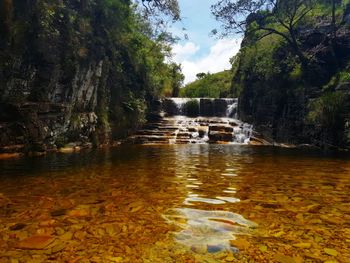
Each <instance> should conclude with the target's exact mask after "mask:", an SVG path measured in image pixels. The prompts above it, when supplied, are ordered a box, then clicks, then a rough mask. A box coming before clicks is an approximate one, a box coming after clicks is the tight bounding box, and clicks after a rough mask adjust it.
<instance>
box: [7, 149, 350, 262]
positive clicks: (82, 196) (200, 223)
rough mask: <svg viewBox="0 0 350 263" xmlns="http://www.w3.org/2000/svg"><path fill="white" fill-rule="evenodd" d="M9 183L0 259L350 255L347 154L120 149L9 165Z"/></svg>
mask: <svg viewBox="0 0 350 263" xmlns="http://www.w3.org/2000/svg"><path fill="white" fill-rule="evenodd" d="M0 180H1V184H0V262H350V260H349V259H350V195H349V193H350V159H349V158H347V157H344V156H336V157H334V156H333V157H330V156H322V155H318V154H315V153H311V152H302V151H297V150H293V149H278V148H267V147H251V146H240V145H199V144H197V145H164V146H141V145H139V146H122V147H119V148H114V149H109V150H99V151H88V152H81V153H75V154H66V155H63V154H51V155H47V156H44V157H36V158H23V159H17V160H15V159H14V160H2V161H0ZM33 237H34V238H33ZM38 237H39V238H38ZM43 239H44V240H49V241H48V242H47V243H45V242H43ZM33 248H35V249H33Z"/></svg>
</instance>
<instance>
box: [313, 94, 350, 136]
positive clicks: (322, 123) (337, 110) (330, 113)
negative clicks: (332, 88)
mask: <svg viewBox="0 0 350 263" xmlns="http://www.w3.org/2000/svg"><path fill="white" fill-rule="evenodd" d="M309 108H310V111H309V113H308V115H307V121H308V122H309V123H310V124H313V125H316V126H319V127H321V128H323V129H327V130H332V129H337V128H344V124H345V113H346V98H345V95H344V94H343V93H342V92H327V93H326V94H324V95H323V96H322V97H320V98H318V99H316V100H314V101H313V102H311V104H310V107H309Z"/></svg>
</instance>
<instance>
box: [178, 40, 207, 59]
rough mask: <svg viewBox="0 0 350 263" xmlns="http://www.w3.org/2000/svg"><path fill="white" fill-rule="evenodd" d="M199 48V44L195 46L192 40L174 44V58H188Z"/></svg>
mask: <svg viewBox="0 0 350 263" xmlns="http://www.w3.org/2000/svg"><path fill="white" fill-rule="evenodd" d="M199 49H200V46H197V45H196V44H195V43H193V42H187V43H186V44H185V45H181V44H176V45H174V46H173V54H174V60H175V61H176V62H178V61H184V60H186V59H189V58H190V57H191V56H193V55H195V54H196V53H197V51H198V50H199Z"/></svg>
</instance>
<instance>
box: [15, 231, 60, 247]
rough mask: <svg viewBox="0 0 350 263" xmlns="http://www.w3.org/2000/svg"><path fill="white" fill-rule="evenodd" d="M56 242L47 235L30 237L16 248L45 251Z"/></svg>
mask: <svg viewBox="0 0 350 263" xmlns="http://www.w3.org/2000/svg"><path fill="white" fill-rule="evenodd" d="M54 240H55V238H54V237H52V236H47V235H37V236H31V237H28V238H26V239H24V240H22V241H20V242H19V243H18V244H17V245H16V248H19V249H38V250H40V249H45V248H46V247H47V246H48V245H50V244H51V243H52V242H53V241H54Z"/></svg>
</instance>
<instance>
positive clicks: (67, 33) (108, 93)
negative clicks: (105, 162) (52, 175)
mask: <svg viewBox="0 0 350 263" xmlns="http://www.w3.org/2000/svg"><path fill="white" fill-rule="evenodd" d="M147 2H148V5H144V7H143V9H142V8H141V7H140V8H137V7H136V6H134V5H133V4H132V2H131V1H127V0H102V1H90V0H86V1H76V0H69V1H64V2H62V1H58V2H55V1H47V0H38V1H13V0H6V1H2V2H1V8H0V10H1V11H0V35H1V38H0V108H1V110H0V112H1V113H0V123H3V125H1V126H0V127H1V133H2V136H1V137H0V146H2V147H4V146H7V145H25V146H28V147H29V148H30V147H31V146H30V145H33V144H36V145H40V147H39V148H46V147H55V146H58V145H62V144H65V143H67V142H72V141H73V142H75V141H80V142H81V141H84V142H89V141H94V142H95V143H96V144H98V143H102V142H107V141H108V140H110V139H111V138H119V137H122V136H125V135H126V134H127V133H128V132H129V131H130V130H132V129H134V128H137V127H138V126H139V125H140V124H142V122H143V121H144V119H145V117H146V113H147V111H148V109H149V107H150V104H151V102H152V101H153V100H154V99H157V98H158V97H159V96H163V95H171V94H172V93H173V87H175V88H177V89H178V88H179V86H180V85H181V81H182V80H183V76H182V74H181V72H180V68H179V66H178V65H176V64H174V63H173V64H167V63H165V57H166V56H168V55H169V52H170V48H169V43H170V42H171V41H172V40H173V38H172V37H171V35H169V34H168V33H166V32H164V30H157V31H155V30H154V29H153V28H152V26H151V23H150V19H151V15H152V14H156V16H155V17H156V18H157V17H158V20H157V21H160V20H159V19H160V18H159V16H160V14H163V15H162V18H161V19H163V20H164V14H165V15H169V16H170V18H171V19H175V20H176V19H178V18H179V17H178V11H179V10H178V9H177V6H176V5H174V4H173V5H171V6H168V5H167V4H165V3H164V1H154V2H152V1H147ZM165 2H166V1H165ZM174 3H175V2H174ZM153 18H154V17H153ZM52 116H56V120H53V119H52ZM18 127H20V128H18Z"/></svg>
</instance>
